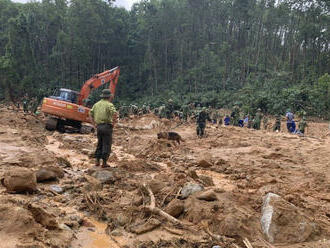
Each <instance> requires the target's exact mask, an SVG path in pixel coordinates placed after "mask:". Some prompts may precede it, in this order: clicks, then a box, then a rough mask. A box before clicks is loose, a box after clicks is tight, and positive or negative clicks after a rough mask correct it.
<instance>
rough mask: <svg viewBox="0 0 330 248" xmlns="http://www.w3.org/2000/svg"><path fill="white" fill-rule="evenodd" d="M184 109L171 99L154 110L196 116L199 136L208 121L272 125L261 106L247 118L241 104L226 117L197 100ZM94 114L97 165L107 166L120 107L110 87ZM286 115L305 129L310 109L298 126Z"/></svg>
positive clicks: (131, 111) (129, 110) (130, 110)
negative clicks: (114, 103) (114, 100)
mask: <svg viewBox="0 0 330 248" xmlns="http://www.w3.org/2000/svg"><path fill="white" fill-rule="evenodd" d="M181 110H182V111H175V108H174V104H173V101H172V100H171V99H170V100H169V101H168V102H167V103H166V104H165V105H162V106H160V107H159V108H155V109H154V110H153V113H154V114H155V115H157V116H159V117H160V118H168V119H171V118H180V119H182V120H184V121H187V120H188V119H189V118H192V119H195V120H196V124H197V127H196V134H197V136H198V137H203V136H204V135H205V128H206V124H207V121H209V122H210V123H212V124H214V125H222V124H224V125H225V126H228V125H233V126H238V127H245V126H246V127H247V128H254V129H256V130H260V128H261V123H262V122H263V126H264V129H265V130H267V129H268V117H267V116H263V114H262V112H261V109H257V111H256V112H255V113H254V114H253V115H245V116H244V118H241V111H240V108H239V106H237V105H235V106H234V108H233V110H232V112H231V114H230V115H226V116H224V118H223V117H222V116H221V113H220V111H219V110H216V109H212V108H210V107H209V108H206V107H203V108H201V107H200V105H199V104H197V106H195V105H194V104H189V105H184V106H182V108H181ZM151 112H152V111H151V109H150V106H148V105H146V104H144V105H143V106H142V108H138V107H137V106H136V105H130V106H122V107H121V108H120V111H119V116H120V117H121V118H125V117H127V116H129V115H141V114H148V113H151ZM177 112H179V113H177ZM90 116H91V119H92V122H93V124H94V125H95V126H96V127H97V139H98V143H97V149H96V152H95V158H96V166H100V165H101V163H100V162H101V160H102V167H107V166H108V165H107V160H108V158H109V156H110V153H111V146H112V132H113V125H114V124H115V123H116V121H117V119H118V117H119V116H118V112H117V111H116V108H115V107H114V105H113V104H112V103H111V92H110V90H108V89H105V90H103V91H102V95H101V100H100V101H99V102H97V103H96V104H94V106H93V108H92V109H91V111H90ZM285 117H286V123H287V129H288V131H289V132H290V133H298V134H304V133H305V130H306V127H307V123H306V113H304V114H303V116H302V120H301V121H300V122H299V127H298V129H297V128H296V123H295V120H294V114H293V113H292V112H291V111H290V110H288V111H287V113H286V115H285ZM281 119H282V117H281V116H280V115H276V119H275V123H274V125H273V130H274V131H277V132H279V131H281Z"/></svg>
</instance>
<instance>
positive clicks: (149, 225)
mask: <svg viewBox="0 0 330 248" xmlns="http://www.w3.org/2000/svg"><path fill="white" fill-rule="evenodd" d="M160 224H161V222H160V221H159V220H157V219H154V218H152V219H150V220H149V221H147V222H146V223H144V224H140V225H136V226H131V227H130V231H131V232H132V233H135V234H143V233H146V232H150V231H152V230H154V229H156V228H157V227H159V226H160Z"/></svg>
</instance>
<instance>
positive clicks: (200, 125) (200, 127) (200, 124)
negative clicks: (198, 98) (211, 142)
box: [196, 107, 211, 138]
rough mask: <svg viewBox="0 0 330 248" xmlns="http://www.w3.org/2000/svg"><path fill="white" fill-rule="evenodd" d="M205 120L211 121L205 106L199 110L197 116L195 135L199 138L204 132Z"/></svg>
mask: <svg viewBox="0 0 330 248" xmlns="http://www.w3.org/2000/svg"><path fill="white" fill-rule="evenodd" d="M206 120H208V121H211V119H210V116H209V115H208V113H207V111H206V108H205V107H204V108H203V109H202V111H200V112H199V114H198V116H197V129H196V131H197V136H198V137H199V138H201V137H203V136H204V134H205V127H206Z"/></svg>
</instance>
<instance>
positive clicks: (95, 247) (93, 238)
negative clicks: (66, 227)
mask: <svg viewBox="0 0 330 248" xmlns="http://www.w3.org/2000/svg"><path fill="white" fill-rule="evenodd" d="M88 221H90V222H91V223H92V224H93V225H94V226H95V228H94V230H95V231H89V230H88V228H86V227H83V228H81V229H80V231H79V233H78V234H77V239H76V240H74V241H73V242H72V246H71V247H72V248H120V247H121V246H120V245H118V244H117V243H116V242H115V241H113V240H112V239H111V238H110V237H109V236H108V235H107V234H106V233H105V229H106V227H107V225H106V224H104V223H101V222H98V221H96V220H94V219H88Z"/></svg>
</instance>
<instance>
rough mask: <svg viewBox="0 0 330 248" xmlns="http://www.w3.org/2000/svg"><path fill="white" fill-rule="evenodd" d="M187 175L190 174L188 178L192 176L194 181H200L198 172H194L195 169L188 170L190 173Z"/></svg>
mask: <svg viewBox="0 0 330 248" xmlns="http://www.w3.org/2000/svg"><path fill="white" fill-rule="evenodd" d="M187 174H188V176H190V177H191V178H192V179H194V180H197V179H199V177H198V175H197V173H196V171H195V170H193V169H190V170H188V173H187Z"/></svg>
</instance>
